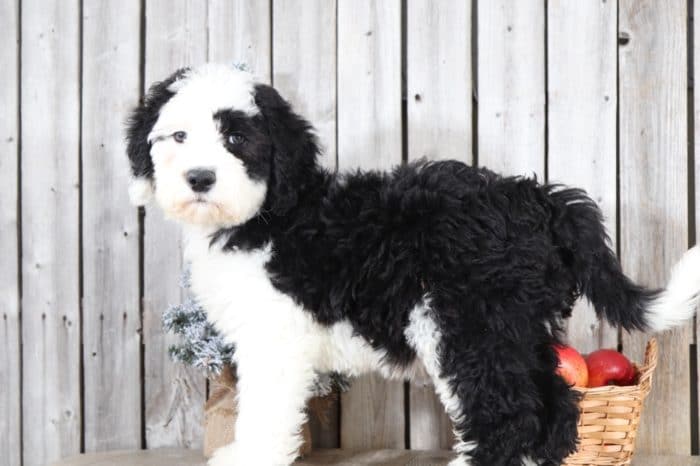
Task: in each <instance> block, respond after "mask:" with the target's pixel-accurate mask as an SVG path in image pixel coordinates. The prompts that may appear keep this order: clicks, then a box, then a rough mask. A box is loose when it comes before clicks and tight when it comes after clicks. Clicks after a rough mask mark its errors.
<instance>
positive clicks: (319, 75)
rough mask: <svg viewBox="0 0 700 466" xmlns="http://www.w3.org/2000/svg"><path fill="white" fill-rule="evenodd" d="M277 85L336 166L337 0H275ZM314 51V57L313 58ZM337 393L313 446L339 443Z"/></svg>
mask: <svg viewBox="0 0 700 466" xmlns="http://www.w3.org/2000/svg"><path fill="white" fill-rule="evenodd" d="M272 11H273V15H274V16H273V19H272V24H273V28H274V34H273V40H274V42H273V44H272V52H273V58H272V62H273V68H274V76H273V82H274V86H275V88H276V89H277V90H278V91H279V92H280V93H281V95H282V96H283V97H284V98H285V99H287V100H288V101H289V102H290V103H291V104H292V105H293V107H294V109H295V110H296V111H297V113H299V114H301V115H303V116H304V117H305V118H306V119H308V120H309V121H310V122H311V123H312V124H313V125H314V127H315V128H316V133H317V135H318V137H319V141H320V143H321V146H322V147H323V154H322V156H321V163H322V164H323V165H324V166H325V167H327V168H329V169H331V170H333V169H335V167H336V138H335V132H336V124H335V120H336V118H335V117H336V111H335V108H336V92H335V85H336V57H335V52H336V16H335V15H336V2H335V0H275V1H274V3H273V10H272ZM311 57H312V58H311ZM338 401H339V397H336V398H331V399H330V401H328V409H327V410H326V413H325V418H324V419H323V420H324V421H325V422H321V420H319V419H318V418H317V417H315V416H311V417H310V419H309V426H310V429H311V437H312V439H313V446H314V448H335V447H338V446H339V444H338V443H339V438H340V434H339V430H338V429H339V427H340V426H339V423H340V419H339V414H340V406H339V402H338Z"/></svg>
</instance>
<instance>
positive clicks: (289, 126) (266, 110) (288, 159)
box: [255, 84, 318, 215]
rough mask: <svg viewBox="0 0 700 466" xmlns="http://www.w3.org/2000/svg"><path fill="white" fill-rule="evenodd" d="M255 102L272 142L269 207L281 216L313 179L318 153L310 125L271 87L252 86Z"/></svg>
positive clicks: (296, 200) (296, 201)
mask: <svg viewBox="0 0 700 466" xmlns="http://www.w3.org/2000/svg"><path fill="white" fill-rule="evenodd" d="M255 104H256V105H257V107H258V108H259V109H260V113H261V114H262V118H263V119H264V124H265V126H266V127H267V132H268V135H269V137H270V141H271V143H272V152H273V153H272V171H271V173H270V177H271V179H270V183H269V186H268V190H269V196H270V206H269V207H270V209H271V210H272V212H273V213H275V214H277V215H284V214H286V213H287V212H289V210H290V209H291V208H293V207H294V206H295V205H297V203H298V201H299V196H300V194H301V193H302V192H303V191H304V190H305V188H306V186H307V185H308V184H309V183H313V181H314V180H313V179H312V177H313V176H314V175H315V174H316V173H317V165H316V157H317V155H318V144H317V141H316V136H315V135H314V133H313V127H312V126H311V124H310V123H309V122H308V121H306V120H305V119H304V118H302V117H301V116H299V115H297V114H296V113H294V111H293V110H292V108H291V106H290V105H289V103H288V102H287V101H286V100H284V99H283V98H282V97H281V96H280V95H279V93H277V91H276V90H275V89H274V88H272V87H270V86H268V85H265V84H258V85H256V86H255Z"/></svg>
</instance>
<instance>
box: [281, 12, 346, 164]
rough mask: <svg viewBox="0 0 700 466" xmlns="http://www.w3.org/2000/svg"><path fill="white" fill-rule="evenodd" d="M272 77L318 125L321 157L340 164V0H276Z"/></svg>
mask: <svg viewBox="0 0 700 466" xmlns="http://www.w3.org/2000/svg"><path fill="white" fill-rule="evenodd" d="M273 12H274V18H273V25H274V31H273V37H274V44H273V66H274V76H273V81H274V85H275V88H276V89H277V90H278V91H279V92H280V93H281V94H282V95H283V96H284V97H285V98H286V99H287V100H289V101H290V102H291V103H292V105H293V106H294V108H295V109H296V111H297V112H298V113H300V114H301V115H303V116H304V117H306V118H307V119H308V120H309V121H311V123H313V125H314V127H315V128H316V132H317V134H318V137H319V140H320V142H321V145H322V146H323V148H324V154H323V156H322V159H321V161H322V163H323V164H324V166H326V167H328V168H330V169H334V168H335V166H336V138H335V131H336V121H335V120H336V110H335V103H336V96H335V86H336V69H335V68H336V57H335V53H336V1H335V0H275V2H274V7H273Z"/></svg>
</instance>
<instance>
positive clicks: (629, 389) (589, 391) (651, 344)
mask: <svg viewBox="0 0 700 466" xmlns="http://www.w3.org/2000/svg"><path fill="white" fill-rule="evenodd" d="M658 361H659V349H658V343H657V342H656V338H654V337H652V338H650V339H649V341H647V346H646V350H645V351H644V364H642V365H641V366H638V365H637V364H634V367H635V368H637V383H636V384H634V385H624V386H620V385H605V386H602V387H593V388H591V387H572V388H574V389H575V390H577V391H579V392H581V393H583V394H584V395H603V394H605V395H609V396H615V395H626V394H630V393H633V392H637V391H639V390H642V391H643V392H646V393H648V392H649V390H651V379H652V377H653V375H654V369H656V365H657V364H658ZM646 393H645V394H646Z"/></svg>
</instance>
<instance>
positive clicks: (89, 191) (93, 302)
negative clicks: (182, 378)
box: [82, 0, 141, 451]
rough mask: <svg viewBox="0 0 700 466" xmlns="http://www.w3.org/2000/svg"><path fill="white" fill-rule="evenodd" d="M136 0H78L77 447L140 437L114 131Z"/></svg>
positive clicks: (129, 68) (126, 103)
mask: <svg viewBox="0 0 700 466" xmlns="http://www.w3.org/2000/svg"><path fill="white" fill-rule="evenodd" d="M140 13H141V5H140V2H139V1H138V0H129V1H122V0H107V1H102V2H86V3H85V4H84V5H83V77H82V78H83V79H82V92H83V96H82V102H83V111H82V116H83V118H82V125H83V126H82V128H83V129H82V134H83V140H82V148H83V152H82V153H83V157H82V162H83V277H84V278H83V344H84V346H83V348H84V349H83V365H84V377H85V379H84V386H85V390H84V393H85V401H84V412H83V418H84V423H85V449H86V450H87V451H100V450H109V449H116V448H138V447H139V446H140V445H141V379H140V367H141V363H140V351H141V335H140V332H141V315H140V310H139V299H140V298H139V221H138V212H137V210H136V209H135V208H134V207H133V206H131V204H130V203H129V199H128V195H127V189H126V186H127V185H128V178H129V167H128V161H127V158H126V157H125V155H124V154H125V153H126V149H125V145H124V142H123V141H124V130H123V125H122V124H121V123H122V122H124V121H126V117H127V114H128V111H129V110H130V109H131V107H133V106H134V105H135V104H136V100H137V98H138V95H139V86H140V78H139V67H140V40H139V39H140V32H139V30H140V27H139V23H138V22H137V21H135V20H134V18H137V17H139V15H140Z"/></svg>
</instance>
